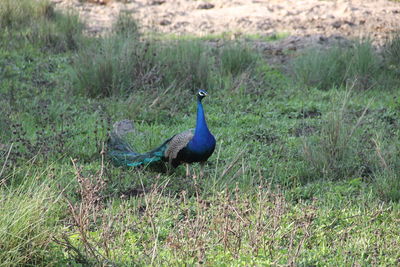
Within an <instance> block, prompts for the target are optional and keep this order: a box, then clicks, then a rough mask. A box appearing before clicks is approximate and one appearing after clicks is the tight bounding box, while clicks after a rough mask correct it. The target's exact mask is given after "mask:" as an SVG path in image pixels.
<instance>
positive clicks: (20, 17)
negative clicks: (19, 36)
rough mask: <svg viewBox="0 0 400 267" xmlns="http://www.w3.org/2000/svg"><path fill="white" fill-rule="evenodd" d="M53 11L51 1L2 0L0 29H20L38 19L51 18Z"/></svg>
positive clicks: (0, 4) (0, 5) (0, 3)
mask: <svg viewBox="0 0 400 267" xmlns="http://www.w3.org/2000/svg"><path fill="white" fill-rule="evenodd" d="M52 14H53V9H52V6H51V4H50V2H49V1H33V0H18V1H14V0H2V1H1V2H0V27H1V28H2V29H9V30H10V29H20V28H22V27H26V26H29V25H31V23H32V22H34V21H35V20H37V19H40V18H43V17H51V15H52Z"/></svg>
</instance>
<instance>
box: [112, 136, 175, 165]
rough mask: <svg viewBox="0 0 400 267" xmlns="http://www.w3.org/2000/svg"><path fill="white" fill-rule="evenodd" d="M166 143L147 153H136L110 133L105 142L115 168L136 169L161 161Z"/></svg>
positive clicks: (119, 138)
mask: <svg viewBox="0 0 400 267" xmlns="http://www.w3.org/2000/svg"><path fill="white" fill-rule="evenodd" d="M168 141H169V140H167V141H165V142H164V143H163V144H162V145H161V146H159V147H157V148H156V149H153V150H152V151H150V152H147V153H143V154H140V153H137V152H135V151H134V150H133V149H132V147H131V146H130V145H129V144H128V143H127V142H126V141H125V140H123V139H122V138H121V137H119V136H117V135H116V134H113V133H111V134H110V137H109V139H108V142H107V155H108V157H110V158H111V160H112V161H113V163H114V165H116V166H128V167H138V166H142V165H148V164H151V163H153V162H158V161H161V160H163V158H164V152H165V150H166V149H167V145H168Z"/></svg>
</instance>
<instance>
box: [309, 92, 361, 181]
mask: <svg viewBox="0 0 400 267" xmlns="http://www.w3.org/2000/svg"><path fill="white" fill-rule="evenodd" d="M349 98H350V92H349V91H347V92H346V94H345V95H344V98H343V100H341V101H343V102H342V103H341V102H340V100H334V103H333V110H332V111H331V112H330V113H329V114H328V115H327V117H326V118H325V121H324V122H323V125H322V127H321V130H320V131H319V133H318V134H317V135H315V136H310V137H307V139H305V140H304V143H303V151H302V153H303V157H304V159H305V161H306V162H307V164H308V171H309V175H308V177H306V180H307V179H309V180H313V179H329V180H341V179H347V178H352V176H355V175H356V176H359V175H362V173H363V172H364V171H365V170H364V167H365V166H364V163H365V162H366V161H367V160H366V158H365V156H367V155H368V154H369V153H368V150H367V149H368V147H367V146H365V142H363V134H362V131H361V130H362V129H361V128H362V127H361V124H362V121H363V119H364V116H365V112H366V109H364V110H363V112H362V113H361V115H360V116H359V117H358V118H357V119H356V120H354V119H353V120H352V119H350V118H349V112H348V103H349Z"/></svg>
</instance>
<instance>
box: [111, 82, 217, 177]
mask: <svg viewBox="0 0 400 267" xmlns="http://www.w3.org/2000/svg"><path fill="white" fill-rule="evenodd" d="M206 95H207V92H206V91H204V90H200V91H199V92H198V94H197V120H196V128H195V129H191V130H187V131H185V132H182V133H179V134H176V135H174V136H172V137H171V138H169V139H168V140H166V141H165V142H164V143H163V144H162V145H160V146H159V147H157V148H155V149H153V150H152V151H150V152H147V153H142V154H140V153H137V152H135V151H134V150H133V149H132V148H131V147H130V146H129V145H128V144H127V143H126V142H125V141H124V140H123V139H122V138H120V137H119V136H118V135H116V134H111V136H110V139H109V142H108V155H109V157H111V159H112V160H113V162H114V164H116V165H118V166H132V167H136V166H142V165H148V164H151V163H154V162H159V161H165V162H168V163H169V164H170V165H172V166H173V167H177V166H179V165H180V164H182V163H193V162H201V163H204V162H205V161H207V159H208V158H209V157H210V156H211V154H212V153H213V152H214V149H215V143H216V141H215V138H214V136H213V135H212V134H211V132H210V130H209V129H208V127H207V123H206V118H205V116H204V109H203V105H202V99H203V98H204V97H205V96H206ZM187 174H188V169H187Z"/></svg>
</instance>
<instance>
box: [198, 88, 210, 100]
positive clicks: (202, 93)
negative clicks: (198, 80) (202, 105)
mask: <svg viewBox="0 0 400 267" xmlns="http://www.w3.org/2000/svg"><path fill="white" fill-rule="evenodd" d="M207 94H208V93H207V92H206V91H204V90H199V92H198V93H197V98H198V99H200V100H202V99H203V98H204V97H206V96H207Z"/></svg>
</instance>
